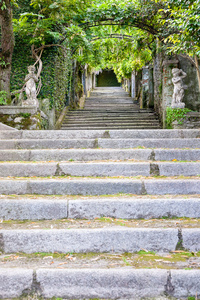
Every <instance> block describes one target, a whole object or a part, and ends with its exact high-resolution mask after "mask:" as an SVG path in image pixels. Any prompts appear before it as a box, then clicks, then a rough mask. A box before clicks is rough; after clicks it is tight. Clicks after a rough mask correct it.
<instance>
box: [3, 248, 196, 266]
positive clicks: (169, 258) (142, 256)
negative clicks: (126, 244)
mask: <svg viewBox="0 0 200 300" xmlns="http://www.w3.org/2000/svg"><path fill="white" fill-rule="evenodd" d="M16 258H17V259H16ZM52 262H53V263H52ZM199 264H200V253H198V252H197V253H192V252H188V251H183V250H182V251H181V250H180V251H174V252H170V253H154V252H149V251H145V250H142V251H139V252H136V253H121V254H120V253H88V254H87V253H70V254H69V253H68V254H66V253H60V254H59V253H44V252H43V253H32V254H28V255H27V254H25V253H16V252H15V253H12V254H0V268H2V269H8V268H13V267H14V268H23V267H24V268H27V266H28V267H29V269H32V268H33V269H35V270H38V269H40V268H47V267H48V268H51V269H61V268H62V269H65V270H69V269H73V268H76V269H80V270H84V269H95V268H98V269H102V270H106V269H109V268H113V266H115V267H116V268H117V269H119V268H121V270H127V271H128V269H130V267H132V268H134V269H136V270H137V269H141V268H148V269H152V270H153V269H154V268H157V269H172V270H173V269H179V270H181V269H182V270H183V269H185V268H188V269H189V268H190V269H193V270H195V269H196V270H198V269H199Z"/></svg>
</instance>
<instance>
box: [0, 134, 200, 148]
mask: <svg viewBox="0 0 200 300" xmlns="http://www.w3.org/2000/svg"><path fill="white" fill-rule="evenodd" d="M98 147H99V148H104V149H105V148H110V149H127V148H137V147H145V148H173V149H174V148H179V149H181V148H182V149H183V148H193V149H195V148H200V139H192V138H191V139H186V138H185V139H178V138H177V139H109V138H103V139H101V138H99V139H86V138H85V139H75V138H74V139H58V137H57V139H51V140H50V139H39V138H38V139H33V138H32V139H19V140H17V139H12V140H2V141H1V143H0V149H49V148H51V149H64V148H65V149H69V148H76V149H78V148H98Z"/></svg>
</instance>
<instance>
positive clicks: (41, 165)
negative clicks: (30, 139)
mask: <svg viewBox="0 0 200 300" xmlns="http://www.w3.org/2000/svg"><path fill="white" fill-rule="evenodd" d="M181 175H182V176H198V175H199V176H200V162H156V163H155V162H154V163H151V162H91V163H89V162H87V163H86V162H80V163H79V162H34V163H33V162H32V163H31V162H28V163H27V162H15V163H13V162H3V163H0V177H8V176H13V177H33V176H38V177H47V176H93V177H99V176H101V177H102V176H181Z"/></svg>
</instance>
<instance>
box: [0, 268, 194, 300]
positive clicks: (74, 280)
mask: <svg viewBox="0 0 200 300" xmlns="http://www.w3.org/2000/svg"><path fill="white" fill-rule="evenodd" d="M61 267H62V266H61ZM0 276H1V278H2V280H1V281H0V297H1V298H16V297H21V296H22V295H23V293H24V291H28V290H29V291H30V293H31V294H32V295H33V293H35V294H37V296H38V295H39V296H41V297H45V298H53V297H56V298H57V297H59V298H64V299H88V298H91V299H97V298H98V299H102V298H103V299H129V300H131V299H136V298H135V297H136V295H137V298H138V299H142V298H148V299H151V298H152V300H153V299H155V298H156V299H167V298H168V296H169V298H170V299H172V298H171V297H172V296H174V297H176V298H177V299H180V298H188V296H190V297H191V296H193V297H194V298H195V297H196V295H199V294H200V287H199V281H200V271H199V270H171V271H168V270H157V269H151V270H147V269H140V270H133V269H130V268H129V269H122V268H118V269H109V270H105V269H89V268H88V269H84V270H83V269H68V270H61V269H52V268H50V267H48V268H45V269H43V268H41V269H37V270H36V271H35V270H34V269H26V268H25V269H22V268H16V269H13V268H10V269H4V268H3V269H0ZM34 289H35V290H34ZM163 295H165V297H167V298H165V297H164V298H163ZM37 296H36V297H37ZM33 297H34V295H33ZM197 297H198V296H197ZM169 298H168V299H169Z"/></svg>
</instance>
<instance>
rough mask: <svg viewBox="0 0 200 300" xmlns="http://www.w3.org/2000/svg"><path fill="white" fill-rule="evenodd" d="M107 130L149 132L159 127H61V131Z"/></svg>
mask: <svg viewBox="0 0 200 300" xmlns="http://www.w3.org/2000/svg"><path fill="white" fill-rule="evenodd" d="M69 129H70V130H77V129H78V130H91V129H92V130H108V129H112V130H126V129H134V130H141V129H143V130H146V129H149V130H152V129H160V126H159V125H151V124H150V125H141V126H140V125H138V126H137V125H125V126H123V125H120V124H119V125H115V126H112V125H109V124H108V125H107V126H98V127H94V126H93V125H88V126H86V127H85V126H84V127H83V126H81V125H80V124H77V125H72V126H66V125H63V126H62V128H61V130H69Z"/></svg>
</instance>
